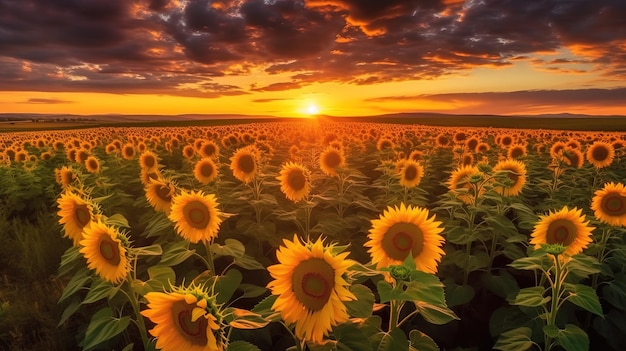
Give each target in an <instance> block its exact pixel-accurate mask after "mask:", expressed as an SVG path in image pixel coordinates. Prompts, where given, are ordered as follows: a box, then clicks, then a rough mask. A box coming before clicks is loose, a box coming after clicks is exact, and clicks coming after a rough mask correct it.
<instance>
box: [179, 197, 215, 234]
mask: <svg viewBox="0 0 626 351" xmlns="http://www.w3.org/2000/svg"><path fill="white" fill-rule="evenodd" d="M183 215H184V216H185V219H186V220H187V222H188V223H189V225H190V226H192V227H194V228H196V229H205V228H206V227H207V226H208V225H209V222H210V219H211V214H210V213H209V209H208V208H207V207H206V205H204V203H202V202H200V201H197V200H196V201H190V202H189V203H188V204H186V205H185V207H183Z"/></svg>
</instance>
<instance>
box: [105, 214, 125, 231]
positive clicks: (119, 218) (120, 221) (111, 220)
mask: <svg viewBox="0 0 626 351" xmlns="http://www.w3.org/2000/svg"><path fill="white" fill-rule="evenodd" d="M106 224H108V225H112V226H116V227H123V228H130V225H128V220H127V219H126V217H124V216H123V215H121V214H119V213H116V214H114V215H112V216H110V217H107V219H106Z"/></svg>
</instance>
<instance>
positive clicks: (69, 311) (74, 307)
mask: <svg viewBox="0 0 626 351" xmlns="http://www.w3.org/2000/svg"><path fill="white" fill-rule="evenodd" d="M80 306H81V303H80V298H79V297H78V296H73V297H72V299H71V301H70V303H69V304H68V305H67V306H66V307H65V309H64V310H63V313H62V314H61V319H60V320H59V324H57V327H60V326H61V325H63V323H65V321H66V320H67V319H68V318H70V317H71V316H72V315H73V314H74V313H76V311H78V310H79V309H80Z"/></svg>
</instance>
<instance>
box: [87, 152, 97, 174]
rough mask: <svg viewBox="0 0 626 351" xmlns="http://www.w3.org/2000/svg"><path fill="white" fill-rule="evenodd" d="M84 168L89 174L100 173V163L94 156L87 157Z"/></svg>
mask: <svg viewBox="0 0 626 351" xmlns="http://www.w3.org/2000/svg"><path fill="white" fill-rule="evenodd" d="M85 168H86V169H87V172H89V173H100V161H98V159H97V158H96V157H95V156H89V157H87V159H86V160H85Z"/></svg>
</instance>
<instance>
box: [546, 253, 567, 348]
mask: <svg viewBox="0 0 626 351" xmlns="http://www.w3.org/2000/svg"><path fill="white" fill-rule="evenodd" d="M551 256H552V257H553V258H554V281H553V283H552V284H551V289H552V301H550V311H549V315H548V325H556V316H557V313H558V312H559V308H558V307H559V299H560V296H561V288H562V283H563V279H562V277H561V275H562V274H563V271H562V267H561V260H560V259H559V256H558V255H551ZM544 340H545V347H546V348H548V350H549V345H550V344H549V343H550V342H551V341H552V338H551V337H549V336H547V335H544Z"/></svg>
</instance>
